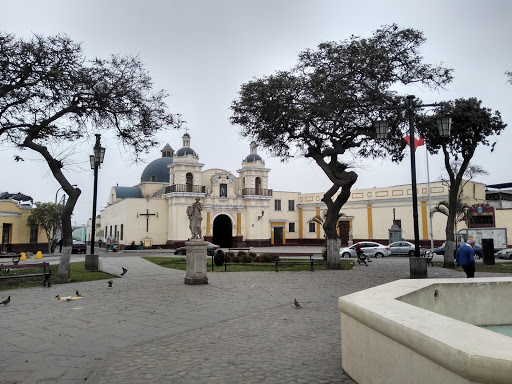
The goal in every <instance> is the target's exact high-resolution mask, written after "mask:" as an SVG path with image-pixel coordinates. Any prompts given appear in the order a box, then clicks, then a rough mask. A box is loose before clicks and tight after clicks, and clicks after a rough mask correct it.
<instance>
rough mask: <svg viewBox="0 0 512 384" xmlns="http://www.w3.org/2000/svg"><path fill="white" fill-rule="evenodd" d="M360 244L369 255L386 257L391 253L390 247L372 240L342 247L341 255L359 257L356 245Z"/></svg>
mask: <svg viewBox="0 0 512 384" xmlns="http://www.w3.org/2000/svg"><path fill="white" fill-rule="evenodd" d="M357 244H359V245H360V246H361V249H362V250H363V251H364V253H365V254H367V255H368V256H369V257H372V256H373V257H384V256H389V255H391V252H390V251H389V247H388V246H387V245H382V244H379V243H374V242H372V241H361V242H359V243H356V244H354V245H352V246H351V247H348V248H341V249H340V256H341V257H357V253H356V250H355V247H356V245H357Z"/></svg>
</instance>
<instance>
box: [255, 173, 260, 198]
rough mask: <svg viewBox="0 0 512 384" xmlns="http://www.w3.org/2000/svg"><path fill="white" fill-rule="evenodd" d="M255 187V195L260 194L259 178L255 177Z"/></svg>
mask: <svg viewBox="0 0 512 384" xmlns="http://www.w3.org/2000/svg"><path fill="white" fill-rule="evenodd" d="M254 184H255V187H256V195H261V178H260V177H257V178H256V180H255V181H254Z"/></svg>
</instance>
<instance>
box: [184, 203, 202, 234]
mask: <svg viewBox="0 0 512 384" xmlns="http://www.w3.org/2000/svg"><path fill="white" fill-rule="evenodd" d="M199 200H200V199H199V197H197V198H196V202H195V203H194V204H192V205H189V206H188V207H187V215H188V218H189V220H190V225H189V228H190V232H191V233H192V237H191V239H202V236H201V221H203V216H202V215H201V211H202V210H203V204H201V203H200V202H199Z"/></svg>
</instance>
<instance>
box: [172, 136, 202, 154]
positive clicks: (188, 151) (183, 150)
mask: <svg viewBox="0 0 512 384" xmlns="http://www.w3.org/2000/svg"><path fill="white" fill-rule="evenodd" d="M185 135H186V134H185ZM187 155H192V156H195V157H197V155H196V151H194V150H193V149H192V148H190V147H183V148H180V149H178V150H177V151H176V154H175V156H187Z"/></svg>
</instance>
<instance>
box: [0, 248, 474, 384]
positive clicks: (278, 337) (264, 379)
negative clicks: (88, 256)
mask: <svg viewBox="0 0 512 384" xmlns="http://www.w3.org/2000/svg"><path fill="white" fill-rule="evenodd" d="M100 265H101V269H103V270H104V271H106V272H109V273H113V274H117V275H119V274H120V273H121V271H122V267H125V268H126V269H128V272H127V274H126V275H125V276H124V277H123V278H118V279H114V284H113V287H112V288H108V287H107V283H106V281H104V280H102V281H90V282H86V283H76V284H65V285H53V286H52V287H51V288H42V287H40V288H39V287H38V288H27V289H18V290H10V291H2V292H0V297H1V298H2V299H3V298H5V297H7V296H8V295H11V303H9V304H8V305H6V306H2V307H0V327H1V329H2V330H3V334H2V346H1V348H0V383H2V384H3V383H77V384H78V383H84V382H85V381H87V383H105V384H111V383H114V384H115V383H145V382H147V383H152V384H153V383H174V382H179V383H205V382H208V383H242V382H243V383H283V382H293V383H313V382H314V383H354V382H353V381H352V380H351V379H350V378H349V377H348V376H347V375H346V374H345V373H344V372H343V370H342V368H341V353H340V337H341V336H340V317H339V313H338V307H337V301H338V297H339V296H342V295H346V294H348V293H351V292H355V291H359V290H362V289H366V288H369V287H372V286H375V285H379V284H384V283H386V282H389V281H393V280H396V279H400V278H408V275H409V262H408V259H407V258H390V259H378V260H374V262H373V263H371V265H370V266H368V267H365V266H357V267H355V268H354V269H352V270H349V271H315V272H278V273H276V272H248V273H233V272H231V273H208V279H209V284H208V285H202V286H189V285H185V284H184V277H185V272H184V271H176V270H172V269H167V268H162V267H159V266H156V265H154V264H152V263H150V262H148V261H146V260H144V259H142V258H140V257H137V256H118V257H109V256H103V255H102V257H100ZM480 275H481V276H483V274H480ZM429 276H430V277H431V278H436V277H463V276H464V274H463V273H460V272H456V271H450V270H444V269H441V268H429ZM75 290H79V292H80V293H81V294H82V295H83V298H81V299H77V300H72V301H69V302H67V301H62V300H57V299H56V298H55V296H56V295H60V296H74V292H75ZM294 298H296V299H297V300H298V301H299V303H301V305H302V309H296V308H295V306H294V305H293V300H294Z"/></svg>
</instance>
